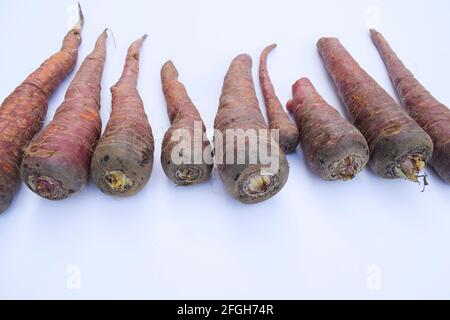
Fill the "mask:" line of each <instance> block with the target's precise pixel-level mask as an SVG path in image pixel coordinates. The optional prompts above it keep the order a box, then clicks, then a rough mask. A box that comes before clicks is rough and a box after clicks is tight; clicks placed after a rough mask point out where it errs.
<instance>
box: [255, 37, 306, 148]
mask: <svg viewBox="0 0 450 320" xmlns="http://www.w3.org/2000/svg"><path fill="white" fill-rule="evenodd" d="M276 46H277V45H276V44H272V45H270V46H267V47H266V48H265V49H264V50H263V51H262V53H261V56H260V59H259V82H260V84H261V89H262V92H263V97H264V103H265V105H266V111H267V118H268V120H269V129H277V130H279V145H280V148H281V150H282V151H283V152H284V153H291V152H294V151H295V149H296V148H297V145H298V141H299V136H298V130H297V128H296V127H295V126H294V125H293V124H292V122H291V120H290V119H289V117H288V115H287V113H286V112H285V111H284V110H283V106H282V105H281V102H280V100H279V99H278V97H277V95H276V94H275V89H274V87H273V85H272V82H271V80H270V77H269V72H268V70H267V57H268V55H269V53H270V52H271V51H272V50H273V49H275V48H276Z"/></svg>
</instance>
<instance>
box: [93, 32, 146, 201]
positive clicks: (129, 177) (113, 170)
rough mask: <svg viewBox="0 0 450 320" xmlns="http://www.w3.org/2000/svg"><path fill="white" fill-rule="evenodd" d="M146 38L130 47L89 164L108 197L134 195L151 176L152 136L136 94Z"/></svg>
mask: <svg viewBox="0 0 450 320" xmlns="http://www.w3.org/2000/svg"><path fill="white" fill-rule="evenodd" d="M145 38H146V36H143V37H142V38H140V39H138V40H136V41H135V42H133V43H132V44H131V45H130V47H129V49H128V53H127V57H126V59H125V66H124V69H123V73H122V76H121V77H120V79H119V81H118V82H117V83H116V84H115V85H114V86H113V87H111V93H112V111H111V116H110V118H109V121H108V124H107V125H106V128H105V132H104V133H103V135H102V137H101V138H100V140H99V142H98V144H97V147H96V148H95V151H94V155H93V157H92V160H91V176H92V179H93V181H94V182H95V184H96V185H97V186H98V187H99V188H100V190H101V191H102V192H104V193H106V194H109V195H114V196H131V195H134V194H136V193H137V192H139V191H140V190H141V189H142V188H143V187H144V186H145V185H146V183H147V182H148V180H149V179H150V175H151V173H152V168H153V152H154V140H153V134H152V129H151V127H150V124H149V122H148V118H147V115H146V113H145V109H144V104H143V102H142V99H141V97H140V95H139V92H138V90H137V79H138V73H139V58H140V49H141V47H142V44H143V42H144V40H145Z"/></svg>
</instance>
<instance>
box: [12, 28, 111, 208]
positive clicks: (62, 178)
mask: <svg viewBox="0 0 450 320" xmlns="http://www.w3.org/2000/svg"><path fill="white" fill-rule="evenodd" d="M106 36H107V34H106V30H105V31H104V32H102V34H101V35H100V36H99V37H98V39H97V42H96V44H95V48H94V50H93V51H92V52H91V53H90V54H89V55H88V56H87V57H86V58H85V60H84V61H83V63H82V64H81V66H80V69H79V70H78V72H77V74H76V75H75V77H74V79H73V80H72V83H71V84H70V86H69V88H68V90H67V92H66V95H65V98H64V102H63V103H62V104H61V105H60V106H59V108H58V109H57V110H56V113H55V116H54V118H53V120H52V121H51V122H50V123H49V124H48V125H47V126H46V127H45V128H44V129H42V131H41V132H39V134H37V135H36V136H35V137H34V138H33V140H32V141H31V142H30V144H29V146H28V147H27V148H26V149H25V151H24V157H23V161H22V166H21V170H20V175H21V178H22V181H23V182H24V183H25V184H26V185H27V186H28V187H29V188H30V189H31V190H32V191H33V192H35V193H36V194H38V195H40V196H42V197H45V198H47V199H50V200H60V199H65V198H67V197H69V196H71V195H73V194H76V193H78V192H79V191H80V190H81V189H83V187H84V186H85V185H86V183H87V181H88V178H89V165H90V162H91V156H92V153H93V152H94V148H95V145H96V144H97V141H98V139H99V137H100V131H101V119H100V115H99V110H100V90H101V79H102V73H103V66H104V64H105V56H106V43H105V42H106Z"/></svg>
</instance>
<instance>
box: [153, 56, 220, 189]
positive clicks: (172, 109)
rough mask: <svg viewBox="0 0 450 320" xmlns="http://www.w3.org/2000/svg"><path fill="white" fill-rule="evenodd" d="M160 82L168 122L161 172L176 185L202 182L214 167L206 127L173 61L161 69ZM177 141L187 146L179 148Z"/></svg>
mask: <svg viewBox="0 0 450 320" xmlns="http://www.w3.org/2000/svg"><path fill="white" fill-rule="evenodd" d="M161 82H162V89H163V93H164V96H165V98H166V102H167V113H168V115H169V120H170V123H171V126H170V128H169V129H168V130H167V132H166V133H165V135H164V139H163V143H162V149H161V165H162V167H163V169H164V173H165V174H166V176H167V177H168V178H169V179H171V180H172V181H173V182H174V183H175V184H176V185H179V186H188V185H192V184H197V183H200V182H203V181H205V180H207V179H208V178H209V176H210V175H211V170H212V167H213V160H212V155H211V153H212V148H211V144H210V143H209V140H208V139H207V138H206V135H205V131H206V128H205V125H204V124H203V121H202V119H201V117H200V114H199V112H198V111H197V109H196V108H195V106H194V104H193V103H192V101H191V99H190V98H189V96H188V94H187V91H186V88H185V87H184V85H183V84H182V83H181V82H180V81H178V71H177V69H176V68H175V66H174V64H173V63H172V61H167V62H166V63H165V64H164V65H163V66H162V68H161ZM180 140H181V141H184V142H185V143H186V145H185V147H184V148H181V149H179V147H180V144H181V142H180ZM197 146H198V147H197ZM174 155H175V156H174ZM176 157H179V158H180V159H175V158H176Z"/></svg>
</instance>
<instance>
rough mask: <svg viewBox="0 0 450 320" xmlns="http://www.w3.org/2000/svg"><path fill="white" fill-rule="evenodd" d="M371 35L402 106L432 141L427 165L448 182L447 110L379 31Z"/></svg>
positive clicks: (449, 115)
mask: <svg viewBox="0 0 450 320" xmlns="http://www.w3.org/2000/svg"><path fill="white" fill-rule="evenodd" d="M371 35H372V40H373V42H374V43H375V45H376V47H377V48H378V51H379V52H380V54H381V56H382V58H383V61H384V63H385V65H386V67H387V70H388V73H389V76H390V77H391V80H392V83H393V84H394V87H395V89H396V90H397V93H398V95H399V97H400V99H401V101H402V105H403V107H404V108H405V109H406V110H407V111H408V113H409V115H410V116H411V117H412V118H413V119H414V120H416V122H417V123H418V124H419V125H420V126H421V127H422V128H423V129H424V130H425V131H426V132H427V133H428V134H429V135H430V137H431V139H432V140H433V143H434V151H433V157H432V158H431V160H430V164H431V166H432V167H433V168H434V170H436V172H437V173H438V174H439V175H440V176H441V178H442V179H443V180H445V181H446V182H448V183H450V110H449V109H448V108H447V107H446V106H445V105H443V104H442V103H440V102H439V101H437V100H436V99H435V98H434V97H433V96H432V95H431V93H430V92H428V91H427V90H426V89H425V88H424V87H423V86H422V84H420V83H419V81H417V80H416V78H415V77H414V75H413V74H412V73H411V72H410V71H409V70H408V69H407V68H406V67H405V65H404V64H403V62H402V61H401V60H400V59H399V58H398V57H397V55H396V54H395V52H394V51H393V50H392V49H391V47H390V46H389V44H388V43H387V41H386V40H385V39H384V37H383V36H382V35H381V33H379V32H377V31H375V30H371Z"/></svg>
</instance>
